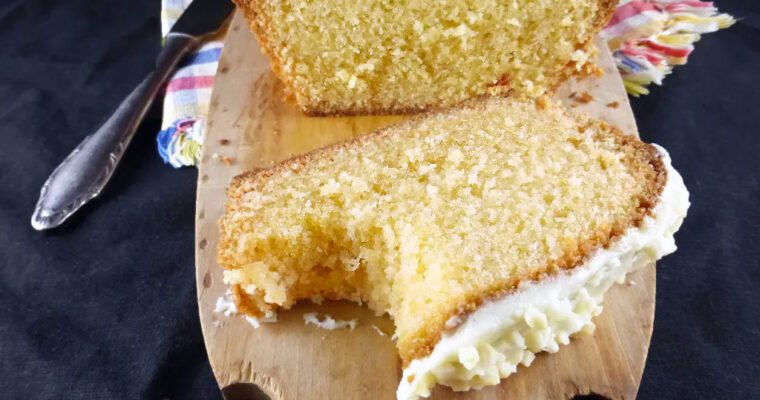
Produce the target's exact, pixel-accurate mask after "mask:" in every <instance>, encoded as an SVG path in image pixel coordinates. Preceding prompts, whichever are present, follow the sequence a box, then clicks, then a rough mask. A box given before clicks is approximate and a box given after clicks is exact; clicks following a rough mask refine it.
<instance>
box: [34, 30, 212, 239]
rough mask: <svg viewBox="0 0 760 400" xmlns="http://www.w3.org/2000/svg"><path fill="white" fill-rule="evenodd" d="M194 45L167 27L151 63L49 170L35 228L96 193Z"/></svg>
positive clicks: (55, 222) (63, 215) (69, 211)
mask: <svg viewBox="0 0 760 400" xmlns="http://www.w3.org/2000/svg"><path fill="white" fill-rule="evenodd" d="M197 46H198V40H197V39H196V38H194V37H193V36H190V35H184V34H178V33H170V34H169V35H167V36H166V40H165V43H164V47H163V49H162V50H161V53H160V54H159V56H158V59H157V60H156V68H155V70H154V71H153V72H151V73H150V74H149V75H148V76H147V77H146V78H145V79H143V81H142V82H141V83H140V84H139V85H137V87H136V88H135V89H134V90H133V91H132V92H131V93H130V94H129V95H128V96H127V97H126V98H125V99H124V100H123V101H122V102H121V104H119V106H118V107H117V108H116V110H115V111H114V112H113V114H111V116H110V117H108V119H106V120H105V122H103V124H102V125H101V126H100V128H98V129H97V130H96V131H95V132H93V133H92V134H90V135H89V136H87V137H86V138H85V139H84V140H83V141H82V143H80V144H79V146H77V147H76V148H75V149H74V151H72V152H71V154H69V156H68V157H66V159H65V160H63V162H62V163H61V164H60V165H59V166H58V167H57V168H56V169H55V170H54V171H53V173H52V174H50V177H49V178H48V179H47V181H46V182H45V184H44V185H43V186H42V190H41V192H40V199H39V201H38V202H37V206H36V207H35V209H34V214H32V227H34V229H37V230H44V229H50V228H54V227H56V226H58V225H60V224H61V223H62V222H63V221H65V220H66V218H68V217H69V216H70V215H71V214H73V213H74V212H75V211H76V210H78V209H79V208H80V207H81V206H82V205H84V204H85V203H87V202H88V201H89V200H91V199H92V198H94V197H95V196H97V195H98V194H99V193H100V191H101V190H102V189H103V187H104V186H105V185H106V183H108V180H109V179H110V178H111V175H112V174H113V172H114V169H116V165H117V164H118V163H119V161H120V160H121V157H122V156H123V155H124V151H125V150H126V149H127V146H128V145H129V142H130V141H131V140H132V137H133V136H134V134H135V131H136V130H137V127H138V126H139V125H140V122H141V121H142V119H143V118H144V117H145V113H146V112H147V111H148V108H149V107H150V104H151V102H152V101H153V98H154V97H155V96H156V94H158V92H159V90H161V87H162V85H163V84H164V82H166V81H167V80H168V79H169V77H170V76H171V75H172V73H173V72H174V70H175V69H176V67H177V64H178V63H179V61H180V60H181V59H182V57H183V56H185V55H186V54H188V53H189V52H190V51H191V50H192V49H194V48H195V47H197Z"/></svg>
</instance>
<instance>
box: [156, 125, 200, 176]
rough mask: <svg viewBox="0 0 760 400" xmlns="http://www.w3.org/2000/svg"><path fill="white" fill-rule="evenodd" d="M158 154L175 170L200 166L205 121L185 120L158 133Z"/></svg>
mask: <svg viewBox="0 0 760 400" xmlns="http://www.w3.org/2000/svg"><path fill="white" fill-rule="evenodd" d="M156 141H157V142H158V154H159V155H160V156H161V158H162V159H163V160H164V163H166V164H171V166H172V167H174V168H180V167H184V166H188V165H198V162H200V158H201V144H202V143H203V120H202V119H196V118H183V119H180V120H177V121H176V122H174V123H173V124H171V125H170V126H168V127H167V128H166V129H163V130H162V131H161V132H159V133H158V137H157V138H156Z"/></svg>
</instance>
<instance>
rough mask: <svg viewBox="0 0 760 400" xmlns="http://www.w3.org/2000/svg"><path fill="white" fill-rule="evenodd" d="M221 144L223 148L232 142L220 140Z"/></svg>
mask: <svg viewBox="0 0 760 400" xmlns="http://www.w3.org/2000/svg"><path fill="white" fill-rule="evenodd" d="M219 144H220V145H222V146H226V145H228V144H230V141H229V140H228V139H219Z"/></svg>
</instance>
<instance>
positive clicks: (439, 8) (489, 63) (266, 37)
mask: <svg viewBox="0 0 760 400" xmlns="http://www.w3.org/2000/svg"><path fill="white" fill-rule="evenodd" d="M235 3H237V5H238V6H239V7H240V8H241V9H242V10H243V12H244V13H245V15H246V16H247V18H248V21H249V23H250V27H251V29H252V30H253V32H254V33H255V35H256V37H257V38H258V41H259V43H260V45H261V47H262V49H263V50H264V52H265V54H267V55H268V57H269V59H270V61H271V64H272V68H273V70H274V72H275V74H277V76H279V77H280V79H281V80H282V81H283V82H284V83H285V89H286V91H287V92H288V93H289V94H290V95H292V96H293V97H294V98H295V100H296V102H297V103H298V105H299V106H300V107H301V109H302V110H303V111H305V112H306V113H308V114H311V115H325V114H379V113H402V112H411V111H418V110H423V109H426V108H429V107H431V106H438V107H441V106H450V105H453V104H455V103H458V102H460V101H462V100H465V99H467V98H470V97H472V96H473V95H477V94H484V93H486V92H487V91H500V90H503V89H512V90H513V91H516V92H520V93H525V94H531V95H537V94H541V93H544V92H546V91H549V90H552V89H553V88H554V87H555V86H557V85H558V83H559V82H561V81H563V80H564V79H566V78H567V77H569V76H573V75H578V74H586V73H589V72H590V71H593V70H594V68H593V64H592V63H591V62H590V59H591V58H593V57H592V55H593V52H594V51H595V49H594V47H593V43H592V42H593V39H594V37H595V36H596V34H597V33H598V32H599V31H600V30H601V29H602V28H603V27H604V26H605V25H606V23H607V21H608V20H609V19H610V17H611V16H612V12H613V11H614V8H615V5H616V4H617V1H616V0H565V1H552V0H541V1H535V0H512V1H496V0H490V1H484V0H469V1H463V0H446V1H431V0H408V1H398V2H388V1H382V0H366V1H355V0H332V1H292V0H287V1H267V0H235Z"/></svg>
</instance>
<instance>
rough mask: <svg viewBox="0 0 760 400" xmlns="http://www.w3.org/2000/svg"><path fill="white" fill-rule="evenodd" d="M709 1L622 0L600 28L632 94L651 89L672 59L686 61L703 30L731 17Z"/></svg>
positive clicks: (725, 24)
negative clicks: (608, 19) (607, 23)
mask: <svg viewBox="0 0 760 400" xmlns="http://www.w3.org/2000/svg"><path fill="white" fill-rule="evenodd" d="M734 22H735V21H734V19H733V18H732V17H731V16H729V15H727V14H719V13H718V9H717V8H715V7H714V6H713V3H712V2H706V1H699V0H685V1H684V0H643V1H641V0H622V1H621V2H620V4H619V5H618V7H617V9H616V10H615V14H614V16H613V17H612V20H611V21H610V23H609V25H607V27H606V28H605V29H604V30H602V32H601V36H602V38H604V39H606V40H607V43H608V44H609V46H610V49H611V50H612V51H613V56H614V57H615V62H616V63H617V67H618V70H619V71H620V75H621V76H622V77H623V82H624V83H625V88H626V90H627V91H628V94H630V95H631V96H640V95H642V94H649V90H648V89H647V86H649V85H650V84H652V83H654V84H657V85H662V80H663V79H664V78H665V76H666V75H668V74H669V73H670V72H671V71H672V70H673V66H675V65H683V64H686V61H687V58H688V57H689V54H691V52H692V51H694V42H696V41H698V40H699V39H700V35H701V34H703V33H709V32H715V31H717V30H719V29H723V28H727V27H729V26H731V25H733V23H734Z"/></svg>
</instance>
